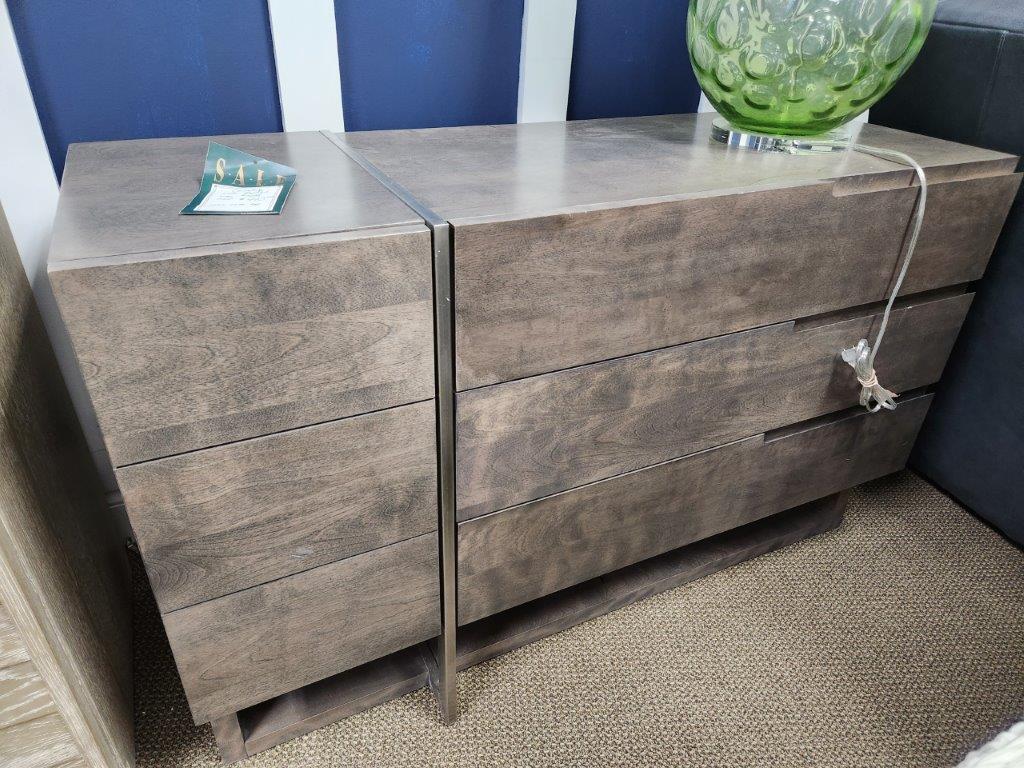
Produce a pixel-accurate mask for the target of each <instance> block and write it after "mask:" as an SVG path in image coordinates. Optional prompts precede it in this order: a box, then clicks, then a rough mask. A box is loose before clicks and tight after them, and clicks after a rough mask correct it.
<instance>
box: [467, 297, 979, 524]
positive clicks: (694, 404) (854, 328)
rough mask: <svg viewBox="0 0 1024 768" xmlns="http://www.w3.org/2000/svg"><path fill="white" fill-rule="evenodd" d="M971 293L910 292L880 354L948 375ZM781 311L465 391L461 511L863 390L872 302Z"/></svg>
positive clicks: (645, 461)
mask: <svg viewBox="0 0 1024 768" xmlns="http://www.w3.org/2000/svg"><path fill="white" fill-rule="evenodd" d="M970 302H971V295H970V294H960V295H955V296H951V297H947V298H941V299H921V300H920V303H917V302H916V301H915V300H909V303H908V304H907V305H905V306H903V308H901V309H898V310H896V311H894V313H893V316H892V320H891V323H890V328H889V331H888V333H887V335H886V338H885V343H884V345H883V347H882V350H881V352H880V353H879V356H878V359H877V361H876V368H877V370H878V375H879V377H880V378H881V381H882V382H883V384H884V385H885V386H887V387H889V388H892V389H893V390H895V391H896V392H900V391H905V390H908V389H912V388H915V387H921V386H925V385H928V384H932V383H934V382H936V381H938V379H939V377H940V375H941V374H942V369H943V367H944V365H945V363H946V358H947V357H948V356H949V352H950V350H951V348H952V346H953V343H954V341H955V340H956V336H957V333H958V331H959V329H960V324H961V322H962V321H963V318H964V316H965V314H966V312H967V309H968V307H969V305H970ZM852 314H853V315H854V316H853V317H843V316H842V315H839V316H830V317H827V318H823V319H818V320H815V321H807V322H804V323H800V324H794V323H782V324H779V325H773V326H768V327H765V328H759V329H755V330H751V331H744V332H741V333H736V334H731V335H728V336H721V337H717V338H714V339H708V340H705V341H700V342H694V343H690V344H684V345H681V346H677V347H670V348H668V349H663V350H659V351H657V352H650V353H644V354H641V355H634V356H631V357H627V358H621V359H618V360H612V361H608V362H603V363H597V364H594V365H588V366H583V367H580V368H574V369H571V370H567V371H559V372H556V373H552V374H546V375H543V376H537V377H533V378H530V379H523V380H520V381H515V382H510V383H506V384H499V385H495V386H491V387H484V388H481V389H477V390H472V391H470V392H461V393H459V394H458V396H457V398H456V417H457V429H456V434H457V453H456V457H457V472H456V479H457V485H458V495H457V499H458V510H459V511H458V516H459V519H460V520H466V519H469V518H471V517H475V516H478V515H482V514H486V513H488V512H491V511H494V510H496V509H501V508H503V507H507V506H511V505H513V504H517V503H521V502H525V501H529V500H531V499H535V498H539V497H541V496H544V495H547V494H550V493H556V492H559V491H563V490H566V489H568V488H573V487H575V486H579V485H583V484H584V483H589V482H593V481H595V480H600V479H602V478H606V477H610V476H612V475H616V474H619V473H622V472H628V471H630V470H634V469H639V468H640V467H644V466H648V465H651V464H655V463H657V462H660V461H665V460H668V459H672V458H675V457H677V456H683V455H685V454H688V453H692V452H694V451H697V450H701V449H703V448H709V447H711V446H715V445H721V444H722V443H725V442H728V441H729V440H735V439H738V438H742V437H747V436H749V435H754V434H757V433H760V432H764V431H767V430H770V429H775V428H778V427H782V426H785V425H786V424H791V423H793V422H798V421H802V420H804V419H809V418H812V417H815V416H819V415H821V414H825V413H830V412H832V411H837V410H840V409H843V408H846V407H849V406H852V405H855V404H856V403H857V398H858V396H859V394H860V386H859V385H858V384H857V380H856V377H855V376H854V373H853V369H852V368H850V367H849V366H848V365H847V364H846V363H844V362H843V361H842V360H841V358H840V355H839V353H840V350H841V349H843V348H844V347H849V346H852V345H854V344H856V343H857V341H858V340H859V339H861V338H864V337H865V336H867V335H868V333H869V331H871V329H872V328H873V327H874V323H875V322H877V319H878V316H877V315H876V314H874V311H872V310H868V312H867V314H865V313H864V312H863V311H860V314H858V311H854V312H853V313H852Z"/></svg>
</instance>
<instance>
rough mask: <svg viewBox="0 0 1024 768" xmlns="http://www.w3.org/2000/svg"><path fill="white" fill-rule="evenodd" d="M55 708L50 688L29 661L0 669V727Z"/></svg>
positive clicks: (23, 720)
mask: <svg viewBox="0 0 1024 768" xmlns="http://www.w3.org/2000/svg"><path fill="white" fill-rule="evenodd" d="M56 712H57V707H56V705H54V703H53V697H52V696H51V695H50V690H49V689H48V688H47V687H46V683H44V682H43V678H41V677H40V676H39V673H38V672H36V668H35V667H34V666H33V665H32V662H30V661H26V662H22V663H21V664H15V665H14V666H11V667H6V668H4V669H0V730H3V729H4V728H8V727H10V726H12V725H15V724H17V723H23V722H25V721H27V720H32V719H34V718H37V717H42V716H43V715H49V714H52V713H56Z"/></svg>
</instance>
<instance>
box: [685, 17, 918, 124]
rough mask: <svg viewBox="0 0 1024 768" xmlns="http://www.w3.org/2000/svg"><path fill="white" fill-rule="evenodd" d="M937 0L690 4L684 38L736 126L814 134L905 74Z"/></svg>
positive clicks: (706, 85)
mask: <svg viewBox="0 0 1024 768" xmlns="http://www.w3.org/2000/svg"><path fill="white" fill-rule="evenodd" d="M935 4H936V0H690V10H689V15H688V18H687V27H686V42H687V46H688V47H689V50H690V61H691V63H692V64H693V69H694V72H695V73H696V75H697V81H698V82H699V83H700V87H701V88H702V89H703V91H704V93H705V94H706V95H707V97H708V100H709V101H710V102H711V104H712V105H714V107H715V109H717V110H718V112H719V114H721V115H722V116H723V117H725V118H726V119H727V120H728V121H729V122H730V123H731V124H732V125H733V126H734V127H736V128H739V129H741V130H745V131H751V132H756V133H767V134H773V135H783V136H813V135H816V134H820V133H826V132H828V131H830V130H833V129H835V128H837V127H839V126H840V125H842V124H844V123H846V122H847V121H849V120H852V119H853V118H854V117H856V116H857V115H858V114H860V113H861V112H863V111H864V110H866V109H868V108H869V107H871V105H872V104H874V103H875V102H876V101H878V100H879V99H880V98H882V96H884V95H885V94H886V92H887V91H888V90H889V89H890V88H892V86H893V84H894V83H895V82H896V81H897V80H898V79H899V78H900V76H901V75H902V74H903V73H904V72H905V71H906V70H907V67H909V66H910V65H911V63H912V62H913V61H914V59H915V57H916V56H917V54H918V52H919V51H920V50H921V45H922V44H923V43H924V39H925V37H926V36H927V34H928V30H929V28H930V27H931V23H932V19H933V18H934V16H935Z"/></svg>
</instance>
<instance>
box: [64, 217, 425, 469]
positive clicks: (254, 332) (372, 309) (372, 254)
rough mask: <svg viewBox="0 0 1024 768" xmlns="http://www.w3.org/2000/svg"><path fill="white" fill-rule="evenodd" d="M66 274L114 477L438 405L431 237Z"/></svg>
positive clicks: (354, 240)
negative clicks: (193, 455)
mask: <svg viewBox="0 0 1024 768" xmlns="http://www.w3.org/2000/svg"><path fill="white" fill-rule="evenodd" d="M179 256H188V257H187V258H182V257H179V258H166V259H163V260H158V261H145V262H126V263H121V264H112V265H107V266H93V267H88V268H78V269H56V270H54V268H53V265H52V264H51V275H50V278H51V281H52V283H53V286H54V291H55V292H56V295H57V298H58V301H59V304H60V308H61V313H62V315H63V317H64V320H65V322H66V324H67V326H68V329H69V331H70V333H71V337H72V340H73V342H74V346H75V351H76V353H77V355H78V358H79V365H80V366H81V368H82V372H83V374H84V376H85V380H86V384H87V385H88V388H89V393H90V395H91V397H92V401H93V403H94V405H95V407H96V413H97V416H98V418H99V422H100V426H101V427H102V429H103V435H104V438H105V440H106V442H107V446H108V449H109V451H110V455H111V458H112V460H113V462H114V465H115V466H122V465H125V464H130V463H134V462H138V461H142V460H146V459H153V458H158V457H161V456H166V455H170V454H174V453H181V452H183V451H189V450H194V449H198V448H204V447H207V446H211V445H216V444H221V443H226V442H230V441H234V440H240V439H244V438H249V437H256V436H259V435H263V434H269V433H271V432H276V431H279V430H282V429H290V428H294V427H301V426H306V425H308V424H314V423H317V422H321V421H327V420H330V419H337V418H342V417H344V416H350V415H354V414H357V413H365V412H367V411H373V410H378V409H381V408H387V407H390V406H395V405H400V404H402V403H407V402H413V401H417V400H423V399H426V398H429V397H432V396H433V381H434V367H433V349H434V347H433V318H432V311H433V303H432V295H433V294H432V289H431V252H430V237H429V235H428V234H427V232H426V231H425V230H421V229H420V228H416V229H415V230H383V231H375V232H367V233H363V234H362V235H359V236H356V235H351V234H347V235H332V236H329V237H323V238H306V239H301V240H296V241H282V242H281V243H278V244H267V243H263V244H261V245H253V246H252V248H251V250H240V249H239V248H238V247H237V246H233V247H231V248H227V249H226V250H222V251H221V252H216V251H213V252H207V253H205V254H192V252H188V253H185V254H179Z"/></svg>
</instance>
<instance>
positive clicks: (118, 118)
mask: <svg viewBox="0 0 1024 768" xmlns="http://www.w3.org/2000/svg"><path fill="white" fill-rule="evenodd" d="M7 6H8V8H9V10H10V13H11V20H12V22H13V24H14V31H15V34H16V36H17V39H18V46H19V48H20V49H21V56H22V60H23V61H24V63H25V70H26V72H27V74H28V79H29V84H30V86H31V88H32V93H33V96H34V97H35V102H36V109H37V111H38V113H39V119H40V122H41V123H42V126H43V133H44V134H45V136H46V141H47V144H48V145H49V149H50V156H51V158H52V159H53V165H54V168H56V170H57V175H58V177H60V175H61V174H62V172H63V169H64V155H65V153H66V152H67V145H68V144H69V143H71V142H75V141H95V140H101V139H138V138H151V137H158V136H189V135H191V136H196V135H202V134H219V133H247V132H259V131H279V130H281V114H280V106H279V103H278V98H277V77H276V73H275V71H274V53H273V46H272V43H271V38H270V23H269V18H268V15H267V6H266V2H265V0H232V2H203V1H202V0H173V2H168V1H167V0H120V1H118V0H46V2H40V0H8V2H7ZM197 162H200V161H198V160H197Z"/></svg>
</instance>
